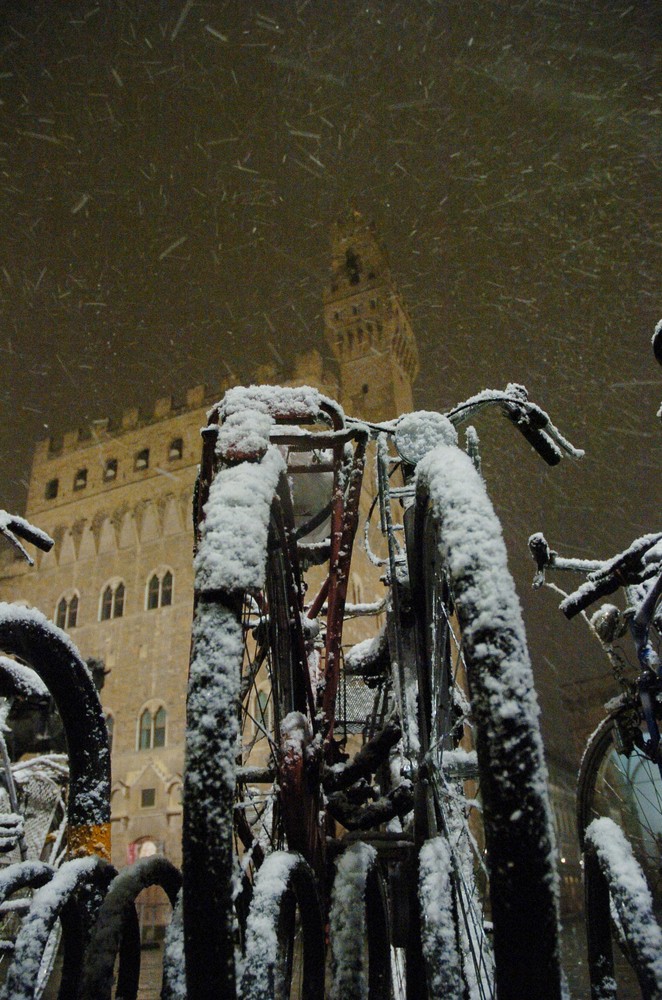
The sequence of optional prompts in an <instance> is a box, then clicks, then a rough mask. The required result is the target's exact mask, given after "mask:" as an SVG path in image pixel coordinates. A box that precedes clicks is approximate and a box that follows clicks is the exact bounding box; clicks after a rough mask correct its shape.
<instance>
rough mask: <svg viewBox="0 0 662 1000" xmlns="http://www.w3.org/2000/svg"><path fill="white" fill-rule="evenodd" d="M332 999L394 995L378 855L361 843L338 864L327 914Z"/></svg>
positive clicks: (360, 999)
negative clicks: (329, 908) (392, 993)
mask: <svg viewBox="0 0 662 1000" xmlns="http://www.w3.org/2000/svg"><path fill="white" fill-rule="evenodd" d="M329 936H330V940H331V978H332V985H331V991H330V997H331V1000H345V998H346V997H352V998H354V1000H381V998H383V997H389V996H390V995H391V948H390V934H389V919H388V907H387V903H386V892H385V888H384V882H383V879H382V876H381V872H380V870H379V866H378V861H377V851H376V850H375V848H374V847H372V846H371V845H369V844H363V843H361V842H359V843H355V844H352V845H351V846H350V847H348V848H346V850H345V851H343V853H342V854H341V856H340V858H339V859H338V863H337V869H336V876H335V879H334V882H333V889H332V895H331V910H330V913H329Z"/></svg>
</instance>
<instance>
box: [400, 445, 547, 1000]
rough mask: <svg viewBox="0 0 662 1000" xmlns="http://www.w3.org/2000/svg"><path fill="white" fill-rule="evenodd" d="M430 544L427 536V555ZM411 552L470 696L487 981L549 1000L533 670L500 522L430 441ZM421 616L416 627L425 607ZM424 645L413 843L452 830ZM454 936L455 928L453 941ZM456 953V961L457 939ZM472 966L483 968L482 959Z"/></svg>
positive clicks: (543, 799)
mask: <svg viewBox="0 0 662 1000" xmlns="http://www.w3.org/2000/svg"><path fill="white" fill-rule="evenodd" d="M431 544H433V545H434V546H435V552H433V553H432V554H430V551H429V546H430V545H431ZM426 547H427V549H428V551H427V553H426V551H425V549H426ZM414 553H415V556H414V562H413V566H410V573H411V578H412V593H413V600H414V606H415V607H419V608H420V607H421V606H422V607H424V608H425V607H428V608H430V607H433V606H434V603H435V598H434V596H431V595H430V593H429V585H430V581H431V580H435V579H437V580H438V581H439V590H440V596H439V603H440V604H443V603H444V600H443V599H442V596H443V595H442V591H443V589H444V588H446V591H447V599H448V601H449V604H448V607H447V610H448V615H447V618H448V619H449V620H450V618H451V617H452V618H454V619H455V620H456V622H457V626H458V630H459V631H458V636H459V647H458V648H459V649H460V650H461V653H462V656H461V660H462V669H463V671H465V672H466V693H467V695H468V698H469V701H470V711H469V713H467V712H466V711H463V712H462V713H461V716H463V717H464V721H463V722H462V725H468V726H470V727H471V728H472V731H473V737H474V740H475V747H476V768H477V777H478V780H479V783H480V797H481V803H482V817H483V826H484V836H485V853H486V862H487V870H488V874H489V907H490V915H491V922H492V927H493V951H494V964H495V974H494V975H495V991H496V993H497V995H498V996H499V1000H519V998H521V997H523V996H536V997H539V998H541V1000H542V998H550V1000H552V998H554V1000H558V998H560V996H561V971H560V956H559V940H558V934H559V931H558V926H559V925H558V882H557V875H556V869H555V853H554V835H553V828H552V816H551V807H550V804H549V799H548V795H547V772H546V766H545V763H544V757H543V748H542V737H541V733H540V725H539V709H538V704H537V699H536V695H535V690H534V684H533V674H532V670H531V664H530V660H529V656H528V650H527V646H526V638H525V634H524V626H523V622H522V617H521V610H520V605H519V600H518V598H517V595H516V592H515V587H514V584H513V581H512V577H511V576H510V572H509V570H508V565H507V557H506V550H505V545H504V542H503V537H502V532H501V527H500V525H499V522H498V519H497V517H496V514H495V513H494V509H493V507H492V504H491V502H490V500H489V498H488V496H487V493H486V491H485V487H484V484H483V481H482V479H481V477H480V475H479V473H478V472H477V471H476V469H475V468H474V466H473V463H472V462H471V460H470V459H469V457H468V456H467V455H465V454H464V453H463V452H461V451H460V450H459V449H458V448H457V447H456V446H453V445H446V444H443V445H439V446H437V447H436V448H435V449H434V450H433V451H431V452H430V453H429V454H428V455H426V457H425V458H423V459H422V461H421V462H420V463H419V465H418V467H417V497H416V510H415V522H414ZM426 558H428V559H431V560H432V575H430V572H429V571H428V572H427V573H426V572H424V571H423V569H422V564H423V563H424V561H425V559H426ZM440 576H442V577H443V580H439V577H440ZM419 620H420V619H419ZM422 624H423V632H424V630H425V628H426V627H427V625H426V622H425V614H423V621H422ZM428 624H429V623H428ZM444 641H447V640H444ZM426 644H427V650H428V651H427V652H426ZM429 650H430V644H429V640H428V639H427V638H426V637H425V635H424V634H423V635H421V636H420V638H419V656H418V659H419V694H420V693H421V692H422V695H421V700H422V701H425V699H426V698H428V707H427V709H426V707H425V705H424V706H423V709H422V721H423V726H422V729H423V730H425V728H426V726H427V729H428V737H429V736H430V735H431V734H432V737H433V740H434V741H436V745H435V744H433V743H430V744H429V745H428V746H426V745H425V733H424V732H423V746H422V754H423V755H424V759H425V763H426V767H427V771H428V774H429V779H426V780H425V781H424V784H425V788H424V792H425V794H424V796H423V798H424V801H425V802H426V803H427V804H426V806H425V808H424V810H423V811H424V812H425V813H426V818H425V819H424V820H423V824H422V825H423V828H424V829H423V836H422V838H421V836H420V835H418V836H417V839H418V840H419V842H420V840H421V839H425V838H427V837H429V836H434V835H435V834H437V833H441V834H443V835H445V836H446V837H447V838H449V837H450V835H451V834H452V831H450V830H449V829H448V824H447V822H446V820H445V819H444V817H443V810H442V808H441V802H442V799H443V786H444V785H446V786H447V785H448V781H447V777H446V775H445V774H444V765H443V751H444V749H446V750H452V749H453V748H454V747H456V746H457V745H458V743H459V739H458V733H457V732H454V726H455V725H456V723H457V720H456V719H455V718H454V717H453V716H454V714H456V708H455V707H454V705H453V702H454V701H456V699H455V696H454V695H453V692H452V678H450V677H449V678H446V679H444V678H441V680H439V678H435V676H434V672H435V670H437V669H438V668H439V666H440V663H439V662H435V661H434V658H431V656H430V652H429ZM447 665H448V654H447V653H446V652H444V653H443V655H442V657H441V666H442V667H443V669H446V667H447ZM421 671H422V677H421ZM426 673H427V676H426ZM435 684H436V685H437V686H436V689H435ZM435 691H436V692H437V693H435ZM426 692H428V694H426ZM429 692H432V696H433V698H437V694H438V695H439V697H443V696H446V697H447V699H448V698H449V699H450V701H449V702H448V704H449V708H450V712H449V713H448V716H449V725H448V726H446V725H439V724H438V720H435V716H436V715H437V707H436V705H437V702H436V701H435V700H431V698H430V695H429ZM426 711H428V715H429V717H428V719H427V722H426V720H425V712H426ZM444 743H445V746H444ZM431 749H432V750H433V751H434V752H433V753H430V752H429V751H430V750H431ZM423 773H424V774H425V769H424V771H423ZM418 817H419V819H420V817H421V809H419V810H418ZM419 825H420V823H419ZM434 827H436V829H434ZM456 867H457V866H456ZM458 898H459V899H461V896H459V897H458ZM461 936H462V935H461V933H460V930H459V927H458V939H459V940H460V944H462V942H461ZM462 952H463V961H464V960H465V959H466V946H465V947H464V948H463V949H462ZM478 975H479V977H480V976H482V975H483V973H482V972H481V970H480V968H479V969H478ZM490 988H491V987H490ZM488 995H490V994H489V993H488Z"/></svg>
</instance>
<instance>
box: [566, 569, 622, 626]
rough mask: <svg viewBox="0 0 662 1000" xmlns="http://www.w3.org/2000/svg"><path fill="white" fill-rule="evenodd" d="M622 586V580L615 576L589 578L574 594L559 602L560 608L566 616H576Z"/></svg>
mask: <svg viewBox="0 0 662 1000" xmlns="http://www.w3.org/2000/svg"><path fill="white" fill-rule="evenodd" d="M620 586H621V581H620V580H617V579H615V578H614V577H613V576H605V577H601V578H600V579H599V580H587V582H586V583H583V584H582V585H581V587H579V588H578V589H577V590H576V591H575V592H574V593H573V594H570V595H569V596H568V597H566V598H565V599H564V600H563V601H561V603H560V604H559V609H560V610H561V611H562V612H563V614H564V615H565V616H566V618H568V619H570V618H574V617H575V616H576V615H578V614H579V612H580V611H585V610H586V608H588V606H589V605H590V604H593V603H594V602H595V601H597V600H599V599H600V598H601V597H607V596H608V595H609V594H613V593H614V591H616V590H618V588H619V587H620Z"/></svg>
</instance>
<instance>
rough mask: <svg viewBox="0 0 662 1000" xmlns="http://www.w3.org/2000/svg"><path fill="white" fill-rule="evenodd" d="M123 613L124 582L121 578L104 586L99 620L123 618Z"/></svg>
mask: <svg viewBox="0 0 662 1000" xmlns="http://www.w3.org/2000/svg"><path fill="white" fill-rule="evenodd" d="M123 614H124V584H123V583H122V581H121V580H120V581H119V582H118V583H115V584H112V583H109V584H107V586H105V587H104V589H103V592H102V594H101V607H100V609H99V621H102V622H105V621H108V619H109V618H121V617H122V615H123Z"/></svg>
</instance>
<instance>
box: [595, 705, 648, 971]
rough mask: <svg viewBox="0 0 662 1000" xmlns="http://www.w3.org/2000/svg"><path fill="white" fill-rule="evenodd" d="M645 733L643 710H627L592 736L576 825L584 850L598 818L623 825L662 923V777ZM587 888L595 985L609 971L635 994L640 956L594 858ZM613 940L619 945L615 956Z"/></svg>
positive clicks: (613, 715) (604, 721)
mask: <svg viewBox="0 0 662 1000" xmlns="http://www.w3.org/2000/svg"><path fill="white" fill-rule="evenodd" d="M644 729H645V727H644V723H643V722H642V720H641V719H640V715H639V711H638V710H637V709H636V708H633V707H623V708H621V709H619V710H617V711H616V712H613V713H612V714H611V715H609V716H607V718H606V719H604V720H603V721H602V722H601V723H600V725H599V726H598V728H597V729H596V731H595V733H594V734H593V735H592V736H591V738H590V740H589V742H588V744H587V746H586V750H585V751H584V755H583V757H582V762H581V766H580V770H579V778H578V784H577V826H578V831H579V838H580V845H581V847H582V850H584V837H585V833H586V829H587V827H588V826H589V824H590V823H591V822H592V821H593V820H595V819H599V818H602V817H609V818H610V819H612V820H613V821H614V822H615V823H616V824H617V825H618V826H619V827H620V829H621V830H622V831H623V833H624V834H625V837H626V838H627V841H628V842H629V844H630V846H631V848H632V852H633V855H634V858H635V859H636V861H637V862H638V864H639V866H640V867H641V870H642V872H643V874H644V876H645V878H646V881H647V883H648V886H649V889H650V891H651V896H652V908H653V913H654V915H655V917H656V919H657V921H658V923H660V922H662V869H661V865H660V848H661V845H662V778H661V777H660V771H659V767H658V765H657V764H656V763H654V762H653V761H651V760H650V759H649V757H647V756H646V754H645V752H644V743H643V739H644V737H643V733H644ZM584 884H585V897H586V921H587V936H588V941H589V971H590V973H591V978H592V981H593V980H594V979H595V981H596V982H599V981H602V979H603V978H604V976H605V974H606V973H605V969H610V970H611V973H610V974H612V975H613V974H615V975H616V978H617V980H618V981H619V983H624V984H626V983H627V984H629V985H630V986H631V987H632V988H633V989H635V990H636V988H637V986H636V979H635V971H634V970H635V969H636V966H637V957H636V955H633V954H632V953H631V952H630V950H629V947H628V944H627V940H626V938H625V936H624V933H623V931H622V926H621V924H620V922H618V921H614V920H613V919H612V918H611V916H610V914H609V912H608V911H609V898H608V896H607V895H605V892H604V890H603V889H602V888H601V885H602V883H601V880H600V874H599V873H598V872H597V870H596V868H595V866H594V865H593V864H592V863H591V862H590V860H589V859H585V870H584ZM612 937H613V938H614V940H616V942H617V944H618V945H619V950H618V952H616V953H614V952H613V949H612V945H611V939H612ZM623 958H624V959H625V961H623ZM614 964H615V965H616V969H615V972H614ZM628 966H630V967H631V968H629V967H628Z"/></svg>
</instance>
